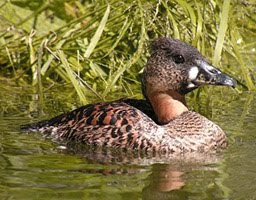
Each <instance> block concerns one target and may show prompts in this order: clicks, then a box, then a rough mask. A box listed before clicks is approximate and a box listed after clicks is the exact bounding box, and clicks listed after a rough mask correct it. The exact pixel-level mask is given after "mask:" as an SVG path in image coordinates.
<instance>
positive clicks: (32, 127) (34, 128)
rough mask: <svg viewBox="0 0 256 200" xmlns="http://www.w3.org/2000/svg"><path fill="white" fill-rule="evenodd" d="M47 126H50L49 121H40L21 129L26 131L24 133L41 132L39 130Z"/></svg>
mask: <svg viewBox="0 0 256 200" xmlns="http://www.w3.org/2000/svg"><path fill="white" fill-rule="evenodd" d="M47 126H49V120H44V121H40V122H36V123H32V124H24V125H21V127H20V128H21V130H24V131H39V129H41V128H43V127H47Z"/></svg>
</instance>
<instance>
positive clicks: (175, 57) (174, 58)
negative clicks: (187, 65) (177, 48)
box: [173, 55, 185, 64]
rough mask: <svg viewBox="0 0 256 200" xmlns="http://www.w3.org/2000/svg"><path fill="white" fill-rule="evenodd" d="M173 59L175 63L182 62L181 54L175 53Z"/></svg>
mask: <svg viewBox="0 0 256 200" xmlns="http://www.w3.org/2000/svg"><path fill="white" fill-rule="evenodd" d="M173 61H174V62H175V63H177V64H180V63H184V61H185V60H184V58H183V56H182V55H175V56H173Z"/></svg>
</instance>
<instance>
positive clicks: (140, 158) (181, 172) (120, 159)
mask: <svg viewBox="0 0 256 200" xmlns="http://www.w3.org/2000/svg"><path fill="white" fill-rule="evenodd" d="M61 151H62V152H63V153H66V154H74V155H80V156H82V157H83V159H84V160H85V162H86V163H89V164H97V163H100V164H104V165H105V166H112V167H110V168H107V169H89V170H88V169H83V170H79V172H82V173H86V174H88V173H89V174H90V173H92V174H95V173H98V174H102V175H104V176H115V175H122V176H125V175H129V176H131V177H133V176H134V177H136V176H137V175H138V174H140V173H145V172H146V171H148V170H145V169H144V167H145V166H151V167H150V168H151V169H150V171H148V172H150V173H149V174H148V175H147V177H146V181H145V182H146V183H147V184H145V186H143V188H142V191H141V192H142V193H141V194H142V199H149V200H150V199H158V200H160V199H187V198H188V197H189V196H198V197H200V195H201V194H200V195H198V194H199V193H198V192H195V194H194V193H193V190H198V189H196V187H198V185H191V180H192V182H193V181H198V180H193V178H192V179H190V180H187V179H188V174H189V173H191V171H200V172H203V173H207V172H208V173H209V174H210V175H211V176H209V179H208V180H207V181H208V182H209V185H211V184H212V185H213V188H210V189H211V190H214V191H217V193H220V194H224V191H222V190H223V188H222V184H221V181H222V180H221V178H220V179H216V175H217V177H218V176H219V177H222V174H221V171H220V170H218V169H219V166H218V163H221V162H223V161H222V160H223V158H222V157H221V156H220V154H216V153H214V154H200V153H194V154H190V155H188V154H185V155H179V156H177V155H176V156H172V155H164V156H160V155H154V156H153V157H152V155H145V154H139V153H134V152H121V151H119V152H117V151H116V150H114V151H111V150H109V149H108V150H107V149H104V150H103V149H92V148H90V147H85V146H84V145H74V144H69V145H68V146H67V149H65V150H61ZM113 165H114V166H115V167H113ZM132 166H137V167H132ZM138 166H141V167H138ZM212 174H215V176H212ZM214 178H215V179H214ZM215 181H216V182H217V181H218V182H219V183H218V184H217V183H215ZM187 182H188V183H187ZM198 184H202V180H199V183H198ZM187 185H189V186H187ZM188 188H189V190H188ZM207 189H208V186H207V184H206V185H204V184H202V185H201V188H200V190H202V191H204V190H205V191H207Z"/></svg>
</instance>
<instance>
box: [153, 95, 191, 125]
mask: <svg viewBox="0 0 256 200" xmlns="http://www.w3.org/2000/svg"><path fill="white" fill-rule="evenodd" d="M148 98H149V100H150V103H151V105H152V107H153V109H154V112H155V114H156V116H157V118H158V122H159V123H160V124H167V123H168V122H170V121H171V120H173V119H174V118H176V117H178V116H179V115H181V114H182V113H183V112H186V111H188V108H187V106H186V100H185V97H184V96H183V95H180V94H179V93H177V92H175V91H168V92H153V93H150V94H148Z"/></svg>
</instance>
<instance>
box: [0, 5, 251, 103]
mask: <svg viewBox="0 0 256 200" xmlns="http://www.w3.org/2000/svg"><path fill="white" fill-rule="evenodd" d="M255 25H256V3H255V2H254V0H234V1H231V0H225V1H220V0H209V1H203V0H202V1H199V0H189V1H185V0H174V1H171V0H169V1H168V0H158V1H155V0H151V1H146V0H134V1H132V0H127V1H119V0H108V1H105V0H86V1H83V0H80V1H79V0H66V1H63V0H54V1H51V0H38V1H31V0H15V1H14V0H13V1H12V0H0V81H2V82H1V83H4V82H6V81H10V80H12V82H13V81H15V84H17V85H21V86H28V85H31V86H32V87H34V88H36V89H37V92H38V93H39V94H42V93H43V92H44V91H46V90H47V89H48V88H49V87H51V86H52V85H61V86H62V85H64V84H69V85H71V86H72V87H73V88H74V89H75V91H76V93H77V94H78V96H79V98H80V100H81V102H82V103H87V102H88V99H87V95H88V94H92V93H93V94H95V95H96V96H98V97H99V98H101V99H105V97H106V96H107V95H109V94H113V92H116V91H124V92H125V93H127V96H128V95H129V96H134V95H136V91H137V90H138V89H139V85H140V74H141V72H142V69H143V66H144V64H145V62H146V59H147V57H148V56H149V49H150V48H149V46H150V42H151V41H152V40H153V39H154V38H157V37H160V36H169V37H173V38H178V39H181V40H184V41H187V42H188V43H190V44H192V45H193V46H195V47H196V48H198V49H199V50H200V51H201V52H202V53H203V54H204V55H205V56H206V57H208V58H209V60H210V61H211V62H213V64H215V65H217V66H218V67H220V68H222V70H223V71H225V72H227V73H229V74H231V75H233V76H234V77H236V78H237V80H239V82H241V83H242V84H243V85H244V86H246V87H244V89H249V90H255V75H256V68H255V51H256V40H255V39H256V31H255V30H256V26H255ZM253 59H254V60H253Z"/></svg>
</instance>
